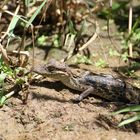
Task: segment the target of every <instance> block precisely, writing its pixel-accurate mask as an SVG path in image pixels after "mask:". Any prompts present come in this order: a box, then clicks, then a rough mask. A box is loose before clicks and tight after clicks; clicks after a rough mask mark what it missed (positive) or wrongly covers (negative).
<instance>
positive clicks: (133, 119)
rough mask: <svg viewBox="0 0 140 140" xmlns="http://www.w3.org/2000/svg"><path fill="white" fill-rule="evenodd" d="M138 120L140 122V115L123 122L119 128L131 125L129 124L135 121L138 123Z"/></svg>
mask: <svg viewBox="0 0 140 140" xmlns="http://www.w3.org/2000/svg"><path fill="white" fill-rule="evenodd" d="M138 120H140V113H139V114H137V115H135V116H133V117H131V118H129V119H126V120H124V121H122V122H121V123H120V124H119V125H118V126H119V127H120V126H123V125H126V124H129V123H132V122H134V121H138Z"/></svg>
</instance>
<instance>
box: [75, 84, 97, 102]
mask: <svg viewBox="0 0 140 140" xmlns="http://www.w3.org/2000/svg"><path fill="white" fill-rule="evenodd" d="M93 92H94V88H93V87H89V88H88V89H87V90H85V91H84V92H82V93H81V94H80V95H79V96H78V97H77V98H76V99H74V100H73V101H74V102H80V101H82V100H83V99H84V98H85V97H87V96H88V95H89V94H91V93H93Z"/></svg>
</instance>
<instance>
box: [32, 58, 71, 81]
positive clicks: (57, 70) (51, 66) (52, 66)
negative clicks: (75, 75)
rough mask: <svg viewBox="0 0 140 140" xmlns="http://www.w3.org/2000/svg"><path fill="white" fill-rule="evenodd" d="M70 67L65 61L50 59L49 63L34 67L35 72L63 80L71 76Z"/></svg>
mask: <svg viewBox="0 0 140 140" xmlns="http://www.w3.org/2000/svg"><path fill="white" fill-rule="evenodd" d="M68 71H69V68H68V66H67V65H66V64H65V63H62V62H58V61H56V60H54V59H53V60H50V61H49V62H48V64H44V65H39V66H36V67H34V68H33V72H35V73H38V74H40V75H43V76H47V77H51V78H54V79H58V80H61V79H62V78H67V77H69V72H68Z"/></svg>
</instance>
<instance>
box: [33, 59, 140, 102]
mask: <svg viewBox="0 0 140 140" xmlns="http://www.w3.org/2000/svg"><path fill="white" fill-rule="evenodd" d="M33 72H35V73H38V74H40V75H43V76H47V77H50V78H53V79H56V80H59V81H61V82H62V83H63V84H64V85H66V86H67V87H69V88H71V89H74V90H78V91H82V93H81V94H80V95H79V96H78V98H76V99H74V100H75V101H77V102H80V101H82V100H83V99H84V98H85V97H87V96H88V95H89V94H93V95H96V96H99V97H101V98H104V99H107V100H109V101H112V102H114V101H115V102H126V103H135V104H139V103H140V89H139V88H137V87H134V86H132V85H131V84H129V83H127V82H125V81H124V80H121V79H119V78H115V77H113V76H111V75H104V74H101V75H100V74H95V73H91V72H89V71H86V72H84V73H83V74H81V75H77V74H75V73H73V72H72V71H71V67H69V66H68V65H66V64H65V63H64V62H63V63H62V62H58V61H56V60H51V61H50V62H49V63H48V64H46V65H45V64H44V65H40V66H37V67H34V68H33Z"/></svg>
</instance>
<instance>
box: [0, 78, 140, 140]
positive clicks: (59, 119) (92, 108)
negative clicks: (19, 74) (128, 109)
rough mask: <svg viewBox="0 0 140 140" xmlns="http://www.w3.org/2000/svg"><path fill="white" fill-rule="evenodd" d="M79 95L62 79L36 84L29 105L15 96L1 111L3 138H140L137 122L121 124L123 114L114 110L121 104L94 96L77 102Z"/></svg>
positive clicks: (114, 139) (44, 139)
mask: <svg viewBox="0 0 140 140" xmlns="http://www.w3.org/2000/svg"><path fill="white" fill-rule="evenodd" d="M46 87H47V88H46ZM74 93H75V94H74ZM76 96H78V93H76V92H75V91H73V90H70V89H67V88H66V87H65V86H63V85H62V84H61V83H60V82H48V81H46V80H43V81H41V82H39V83H38V84H34V85H33V86H32V88H31V94H30V95H29V99H28V102H27V104H26V105H23V104H22V102H21V100H20V99H18V98H11V99H10V100H9V101H8V103H7V104H6V105H5V106H4V107H3V108H2V109H1V110H0V122H1V127H0V139H1V140H66V139H67V140H79V139H81V140H94V139H95V140H139V137H140V133H139V132H137V131H138V130H137V129H138V128H136V127H137V125H130V126H127V127H123V128H118V127H117V123H118V122H119V121H120V120H121V119H122V118H123V115H122V116H121V115H119V116H115V117H114V116H111V112H112V111H113V110H114V109H115V108H116V106H119V104H118V105H117V104H116V103H110V102H106V101H103V100H100V99H97V98H94V97H92V96H91V97H89V98H87V99H85V100H84V101H83V102H81V103H79V104H74V103H72V102H71V101H70V99H72V98H74V97H76ZM135 132H137V133H135Z"/></svg>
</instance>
